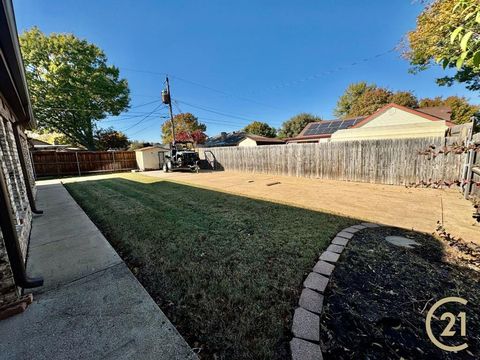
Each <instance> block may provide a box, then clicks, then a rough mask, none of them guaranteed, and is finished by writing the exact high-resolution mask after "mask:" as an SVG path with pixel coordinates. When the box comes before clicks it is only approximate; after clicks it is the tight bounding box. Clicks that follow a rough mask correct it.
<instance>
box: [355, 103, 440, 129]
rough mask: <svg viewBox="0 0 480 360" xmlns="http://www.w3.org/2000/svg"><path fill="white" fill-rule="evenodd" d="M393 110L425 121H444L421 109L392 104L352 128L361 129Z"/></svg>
mask: <svg viewBox="0 0 480 360" xmlns="http://www.w3.org/2000/svg"><path fill="white" fill-rule="evenodd" d="M391 108H396V109H399V110H403V111H406V112H408V113H410V114H413V115H417V116H420V117H422V118H424V119H427V120H430V121H444V119H442V118H440V117H437V116H433V115H430V114H427V113H426V112H424V111H420V110H422V109H419V110H416V109H410V108H408V107H406V106H402V105H398V104H394V103H390V104H387V105H385V106H384V107H382V108H380V109H378V110H377V111H376V112H374V113H373V114H372V115H370V116H367V117H366V118H364V119H363V120H362V121H359V122H358V123H356V124H355V125H354V126H352V128H359V127H361V126H363V125H365V124H366V123H368V122H370V121H372V120H373V119H375V118H377V117H378V116H380V115H382V114H383V113H385V112H386V111H387V110H389V109H391ZM447 125H448V124H447Z"/></svg>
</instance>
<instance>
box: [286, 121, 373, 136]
mask: <svg viewBox="0 0 480 360" xmlns="http://www.w3.org/2000/svg"><path fill="white" fill-rule="evenodd" d="M363 119H364V117H363V116H359V117H355V118H349V119H335V120H322V121H315V122H311V123H309V124H307V126H305V128H304V129H303V130H302V131H301V132H300V134H298V135H297V136H295V137H293V138H289V139H287V141H288V142H296V141H310V140H311V141H315V140H318V139H325V138H329V137H331V136H332V134H333V133H334V132H336V131H338V130H342V129H349V128H351V127H353V126H355V124H357V123H358V122H360V121H361V120H363Z"/></svg>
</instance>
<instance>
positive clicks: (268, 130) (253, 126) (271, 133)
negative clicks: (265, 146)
mask: <svg viewBox="0 0 480 360" xmlns="http://www.w3.org/2000/svg"><path fill="white" fill-rule="evenodd" d="M243 131H245V132H246V133H247V134H252V135H259V136H266V137H270V138H274V137H275V136H277V131H276V130H275V128H273V127H271V126H270V125H268V124H267V123H264V122H261V121H254V122H252V123H250V124H248V125H247V126H245V127H244V128H243Z"/></svg>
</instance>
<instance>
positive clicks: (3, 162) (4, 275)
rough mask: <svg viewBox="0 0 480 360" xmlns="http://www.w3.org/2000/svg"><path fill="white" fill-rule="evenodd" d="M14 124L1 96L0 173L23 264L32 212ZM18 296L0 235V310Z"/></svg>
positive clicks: (27, 158)
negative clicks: (8, 201)
mask: <svg viewBox="0 0 480 360" xmlns="http://www.w3.org/2000/svg"><path fill="white" fill-rule="evenodd" d="M15 122H16V118H15V115H14V113H13V112H12V111H11V110H10V108H9V106H8V104H7V102H6V100H5V98H4V97H3V96H2V95H1V94H0V171H1V173H2V175H3V177H4V178H5V181H6V184H7V188H8V195H9V198H10V204H11V207H12V210H13V214H12V215H13V217H14V219H15V221H16V230H17V236H18V240H19V242H20V247H21V250H22V255H23V259H24V260H25V259H26V256H27V248H28V241H29V237H30V230H31V226H32V211H31V209H30V204H29V201H28V197H27V190H26V184H25V181H24V177H23V170H22V167H21V165H20V161H19V153H18V151H17V144H16V142H15V137H14V134H13V126H15V125H14V123H15ZM20 140H21V144H20V145H21V146H22V149H23V154H24V157H25V163H26V165H27V176H28V177H29V179H31V182H30V183H31V184H32V190H33V191H34V193H35V185H34V184H35V182H34V179H33V168H32V163H31V158H30V156H29V155H30V153H29V149H28V143H27V140H26V138H25V137H23V136H21V137H20ZM18 296H19V289H17V287H16V286H15V282H14V279H13V275H12V270H11V268H10V263H9V260H8V255H7V252H6V249H5V243H4V239H3V235H2V233H1V231H0V307H1V306H2V305H3V304H5V303H9V302H11V301H13V300H15V299H16V298H17V297H18Z"/></svg>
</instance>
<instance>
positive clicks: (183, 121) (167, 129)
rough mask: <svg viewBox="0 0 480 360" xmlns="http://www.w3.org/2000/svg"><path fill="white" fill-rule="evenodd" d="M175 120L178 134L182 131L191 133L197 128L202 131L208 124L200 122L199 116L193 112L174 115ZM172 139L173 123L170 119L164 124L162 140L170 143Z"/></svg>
mask: <svg viewBox="0 0 480 360" xmlns="http://www.w3.org/2000/svg"><path fill="white" fill-rule="evenodd" d="M173 122H174V124H175V133H176V134H180V133H182V132H184V133H190V134H191V133H193V132H194V131H195V130H200V131H202V132H205V131H206V130H207V126H206V125H205V124H202V123H200V122H199V121H198V118H196V117H195V116H194V115H193V114H191V113H182V114H177V115H175V116H174V117H173ZM172 140H173V136H172V123H171V121H170V120H166V121H165V122H164V123H163V124H162V141H163V143H165V144H168V143H171V142H172Z"/></svg>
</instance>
